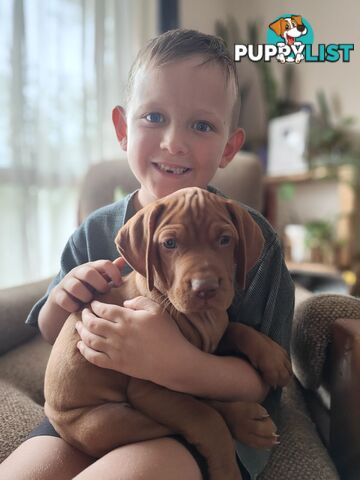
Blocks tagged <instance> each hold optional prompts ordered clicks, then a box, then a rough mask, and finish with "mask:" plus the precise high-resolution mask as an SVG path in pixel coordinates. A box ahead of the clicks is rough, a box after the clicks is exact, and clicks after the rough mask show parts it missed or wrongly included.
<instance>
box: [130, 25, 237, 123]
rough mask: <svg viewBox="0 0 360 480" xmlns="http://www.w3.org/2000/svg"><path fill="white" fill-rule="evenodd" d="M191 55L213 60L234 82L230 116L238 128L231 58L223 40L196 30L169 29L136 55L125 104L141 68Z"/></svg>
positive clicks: (233, 64)
mask: <svg viewBox="0 0 360 480" xmlns="http://www.w3.org/2000/svg"><path fill="white" fill-rule="evenodd" d="M193 55H199V56H201V57H203V59H204V61H203V62H202V63H201V65H204V64H206V63H209V62H214V63H216V64H217V65H219V66H220V67H221V68H222V70H223V72H224V76H225V84H226V85H228V84H229V82H232V83H233V86H234V91H235V100H234V107H233V112H232V119H231V130H234V129H235V128H236V127H237V124H238V119H239V111H240V94H239V80H238V76H237V71H236V66H235V62H234V60H233V59H232V58H231V55H230V53H229V51H228V49H227V47H226V45H225V42H224V41H223V40H222V39H221V38H220V37H216V36H214V35H207V34H204V33H201V32H198V31H197V30H186V29H181V28H178V29H175V30H169V31H167V32H165V33H163V34H161V35H159V36H157V37H155V38H153V39H152V40H150V41H149V42H148V43H147V45H145V47H143V48H142V49H141V50H140V51H139V53H138V54H137V56H136V58H135V61H134V63H133V65H132V67H131V69H130V72H129V77H128V83H127V89H126V104H128V103H129V102H130V100H131V95H132V90H133V85H134V80H135V76H136V74H137V72H138V71H139V70H140V68H142V67H149V66H155V67H161V66H163V65H166V64H167V63H170V62H173V61H176V60H183V59H185V58H188V57H191V56H193Z"/></svg>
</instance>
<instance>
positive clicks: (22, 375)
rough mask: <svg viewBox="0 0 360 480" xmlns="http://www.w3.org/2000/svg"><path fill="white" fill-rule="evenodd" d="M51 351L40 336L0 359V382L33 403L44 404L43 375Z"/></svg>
mask: <svg viewBox="0 0 360 480" xmlns="http://www.w3.org/2000/svg"><path fill="white" fill-rule="evenodd" d="M50 350H51V345H49V344H48V343H46V342H45V341H44V340H43V339H42V338H41V336H40V335H37V336H36V337H35V338H33V339H31V340H30V341H28V342H26V343H24V344H22V345H20V346H19V347H17V348H14V349H13V350H11V351H10V352H8V353H6V354H5V355H2V356H1V357H0V381H5V382H7V383H9V384H12V385H13V386H14V387H16V388H17V389H18V390H21V391H23V392H24V393H26V395H27V396H29V398H31V399H32V400H33V401H34V402H36V403H38V404H39V405H42V404H43V403H44V393H43V390H44V374H45V368H46V364H47V360H48V358H49V354H50Z"/></svg>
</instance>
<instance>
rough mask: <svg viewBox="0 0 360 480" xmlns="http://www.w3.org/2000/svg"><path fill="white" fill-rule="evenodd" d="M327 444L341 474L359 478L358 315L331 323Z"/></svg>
mask: <svg viewBox="0 0 360 480" xmlns="http://www.w3.org/2000/svg"><path fill="white" fill-rule="evenodd" d="M332 334H333V341H332V343H331V347H330V355H331V378H330V389H331V410H330V448H331V452H332V455H333V458H334V459H335V462H336V465H337V468H338V469H339V471H340V474H341V475H342V476H343V477H342V478H346V479H347V480H355V479H359V478H360V408H359V406H360V318H359V319H339V320H336V321H335V322H334V323H333V326H332Z"/></svg>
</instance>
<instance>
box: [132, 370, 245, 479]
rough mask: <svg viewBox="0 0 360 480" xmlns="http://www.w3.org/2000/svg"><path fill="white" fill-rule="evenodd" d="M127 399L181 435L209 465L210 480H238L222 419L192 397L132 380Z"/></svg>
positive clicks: (207, 406) (229, 440)
mask: <svg viewBox="0 0 360 480" xmlns="http://www.w3.org/2000/svg"><path fill="white" fill-rule="evenodd" d="M127 398H128V400H129V402H130V403H131V405H132V406H133V407H134V408H137V409H138V410H140V411H141V412H142V413H144V414H145V415H147V416H149V417H150V418H152V419H153V420H156V421H158V422H159V423H161V424H162V425H165V426H166V427H168V428H170V429H171V430H173V431H174V432H175V433H178V434H180V435H182V436H183V437H184V438H185V439H186V440H187V441H188V442H189V443H191V444H192V445H194V446H195V447H196V448H197V450H198V451H199V453H201V455H203V456H204V457H205V459H206V460H207V463H208V469H209V475H210V479H211V480H224V479H226V480H240V479H241V475H240V472H239V468H238V466H237V463H236V457H235V447H234V441H233V438H232V436H231V434H230V431H229V429H228V428H227V426H226V423H225V422H224V420H223V418H222V416H221V415H220V414H219V413H218V412H217V411H216V410H215V409H213V408H212V407H210V406H209V405H206V404H205V403H204V402H202V401H201V400H198V399H196V398H194V397H192V396H191V395H187V394H184V393H179V392H173V391H171V390H168V389H166V388H164V387H160V386H159V385H156V384H154V383H151V382H147V381H144V380H138V379H135V378H131V379H130V382H129V386H128V390H127Z"/></svg>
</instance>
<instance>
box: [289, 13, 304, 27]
mask: <svg viewBox="0 0 360 480" xmlns="http://www.w3.org/2000/svg"><path fill="white" fill-rule="evenodd" d="M291 20H294V21H295V23H296V25H302V23H303V22H302V18H301V15H291Z"/></svg>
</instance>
